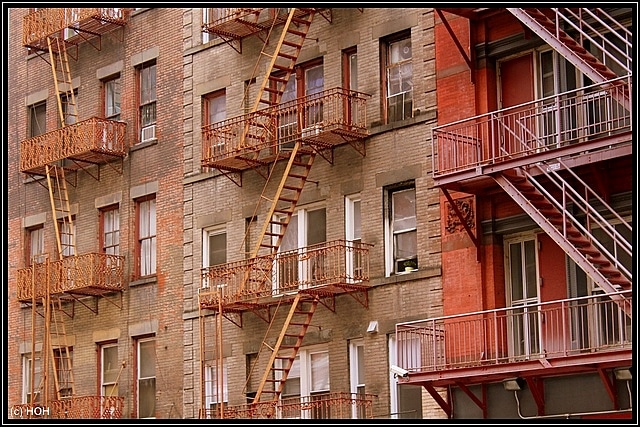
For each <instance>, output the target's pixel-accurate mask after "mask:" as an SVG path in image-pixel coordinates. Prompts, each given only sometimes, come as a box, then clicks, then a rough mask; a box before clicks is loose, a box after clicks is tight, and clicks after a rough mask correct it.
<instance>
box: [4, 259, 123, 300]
mask: <svg viewBox="0 0 640 427" xmlns="http://www.w3.org/2000/svg"><path fill="white" fill-rule="evenodd" d="M16 288H17V297H18V301H21V302H30V301H32V299H33V298H35V299H36V300H37V301H38V302H41V301H39V300H40V299H41V298H43V297H45V296H46V295H47V290H48V292H49V294H50V295H56V294H62V293H87V294H90V295H98V294H102V293H108V292H115V291H121V290H122V289H123V288H124V256H120V255H108V254H102V253H89V254H83V255H77V256H70V257H66V258H64V259H61V260H57V261H49V260H45V262H43V263H34V264H32V265H31V266H29V267H27V268H22V269H19V270H18V273H17V286H16Z"/></svg>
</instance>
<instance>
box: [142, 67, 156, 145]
mask: <svg viewBox="0 0 640 427" xmlns="http://www.w3.org/2000/svg"><path fill="white" fill-rule="evenodd" d="M138 78H139V88H140V93H139V96H140V129H141V134H140V142H145V141H150V140H153V139H155V138H156V64H155V62H148V63H145V64H143V65H142V67H140V69H139V71H138Z"/></svg>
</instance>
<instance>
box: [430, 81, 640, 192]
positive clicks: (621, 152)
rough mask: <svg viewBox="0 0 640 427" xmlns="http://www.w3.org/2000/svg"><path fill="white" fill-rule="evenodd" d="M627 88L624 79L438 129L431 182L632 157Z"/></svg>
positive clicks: (629, 91)
mask: <svg viewBox="0 0 640 427" xmlns="http://www.w3.org/2000/svg"><path fill="white" fill-rule="evenodd" d="M631 87H632V86H631V78H630V76H627V77H625V78H620V79H615V80H611V81H608V82H606V83H603V84H597V85H591V86H587V87H583V88H580V89H579V90H573V91H570V92H565V93H562V94H560V95H556V96H552V97H547V98H543V99H540V100H536V101H533V102H529V103H526V104H521V105H518V106H515V107H511V108H506V109H503V110H499V111H494V112H491V113H487V114H482V115H479V116H475V117H470V118H468V119H464V120H460V121H457V122H455V123H451V124H447V125H444V126H438V127H436V128H434V130H433V140H432V141H433V142H432V144H433V152H434V154H435V155H434V156H433V171H434V172H433V176H434V181H435V184H436V185H438V186H447V185H449V184H456V183H460V182H461V181H472V180H476V181H479V182H482V181H483V180H489V177H488V174H490V173H493V172H498V171H501V170H505V169H510V168H513V167H519V166H526V165H530V164H534V163H537V162H541V161H545V160H549V159H555V158H563V159H570V158H573V159H574V164H575V162H578V163H577V164H584V163H589V162H592V161H594V160H595V159H598V158H613V157H618V156H625V155H630V154H631V153H632V146H631V131H632V126H631V109H630V107H629V99H630V98H629V94H630V93H631ZM598 156H599V157H598Z"/></svg>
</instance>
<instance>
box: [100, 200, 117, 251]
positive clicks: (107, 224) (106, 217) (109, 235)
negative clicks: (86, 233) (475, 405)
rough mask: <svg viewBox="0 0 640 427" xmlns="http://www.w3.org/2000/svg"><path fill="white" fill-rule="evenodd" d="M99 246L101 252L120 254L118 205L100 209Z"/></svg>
mask: <svg viewBox="0 0 640 427" xmlns="http://www.w3.org/2000/svg"><path fill="white" fill-rule="evenodd" d="M100 248H101V249H102V253H105V254H109V255H120V208H119V206H118V205H113V206H109V207H107V208H104V209H101V210H100Z"/></svg>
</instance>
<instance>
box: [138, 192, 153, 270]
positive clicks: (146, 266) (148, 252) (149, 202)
mask: <svg viewBox="0 0 640 427" xmlns="http://www.w3.org/2000/svg"><path fill="white" fill-rule="evenodd" d="M143 206H148V208H143ZM137 207H138V212H137V215H138V230H137V234H138V236H137V239H138V245H139V253H138V262H139V268H138V274H139V275H140V277H146V276H153V275H155V274H156V266H157V259H156V256H157V234H156V233H157V228H156V227H157V201H156V197H155V195H154V196H153V197H151V198H147V199H144V200H139V201H137ZM145 212H146V213H148V216H149V218H148V221H149V224H148V225H147V226H146V227H143V223H142V216H143V214H144V213H145ZM143 233H144V234H143ZM145 242H149V243H148V246H149V248H146V249H145V246H146V244H145Z"/></svg>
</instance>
